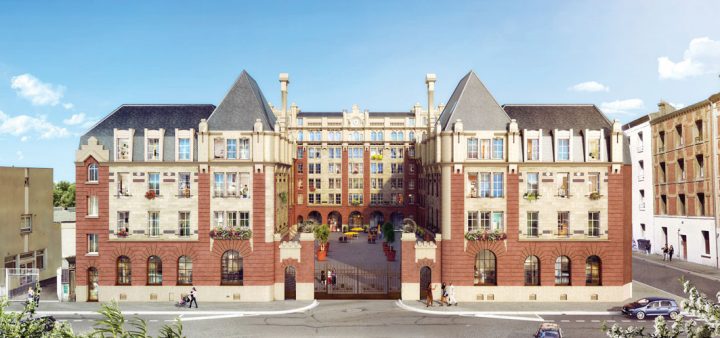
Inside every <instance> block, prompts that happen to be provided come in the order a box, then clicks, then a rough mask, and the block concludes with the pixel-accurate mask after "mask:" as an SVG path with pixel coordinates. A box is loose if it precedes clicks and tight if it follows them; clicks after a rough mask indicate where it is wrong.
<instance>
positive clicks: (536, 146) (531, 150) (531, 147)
mask: <svg viewBox="0 0 720 338" xmlns="http://www.w3.org/2000/svg"><path fill="white" fill-rule="evenodd" d="M526 148H527V159H528V161H539V160H540V139H537V138H529V139H527V147H526Z"/></svg>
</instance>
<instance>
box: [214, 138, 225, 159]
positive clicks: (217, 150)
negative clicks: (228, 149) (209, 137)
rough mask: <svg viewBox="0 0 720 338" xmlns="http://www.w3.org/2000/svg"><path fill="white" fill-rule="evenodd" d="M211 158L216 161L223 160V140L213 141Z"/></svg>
mask: <svg viewBox="0 0 720 338" xmlns="http://www.w3.org/2000/svg"><path fill="white" fill-rule="evenodd" d="M213 157H214V158H216V159H224V158H225V140H224V139H223V138H220V137H218V138H216V139H215V140H214V141H213Z"/></svg>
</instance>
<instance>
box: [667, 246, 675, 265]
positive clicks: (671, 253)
mask: <svg viewBox="0 0 720 338" xmlns="http://www.w3.org/2000/svg"><path fill="white" fill-rule="evenodd" d="M673 253H675V248H673V246H672V245H671V246H670V248H669V249H668V259H669V260H670V261H671V262H672V256H673Z"/></svg>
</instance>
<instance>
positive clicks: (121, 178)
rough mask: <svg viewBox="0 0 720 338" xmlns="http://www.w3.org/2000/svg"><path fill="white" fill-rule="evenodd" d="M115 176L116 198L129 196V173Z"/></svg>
mask: <svg viewBox="0 0 720 338" xmlns="http://www.w3.org/2000/svg"><path fill="white" fill-rule="evenodd" d="M117 176H118V182H117V194H118V196H130V173H117Z"/></svg>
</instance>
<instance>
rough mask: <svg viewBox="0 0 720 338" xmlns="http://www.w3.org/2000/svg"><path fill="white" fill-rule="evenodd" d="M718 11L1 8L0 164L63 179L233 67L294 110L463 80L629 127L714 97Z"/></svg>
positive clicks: (511, 98)
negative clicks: (135, 112)
mask: <svg viewBox="0 0 720 338" xmlns="http://www.w3.org/2000/svg"><path fill="white" fill-rule="evenodd" d="M719 12H720V2H718V1H501V2H500V1H499V2H490V1H468V2H460V1H458V2H453V3H452V4H447V3H446V2H440V1H394V2H386V1H378V2H370V1H367V2H360V1H356V2H338V1H327V2H321V1H316V2H301V1H278V2H271V1H268V2H262V1H253V2H245V3H241V2H231V3H220V2H216V3H205V2H204V3H202V4H200V3H199V2H179V1H173V2H169V1H168V2H163V1H144V2H140V1H137V2H132V1H122V2H120V1H117V2H106V1H93V2H85V1H72V2H59V1H58V2H46V3H37V2H30V1H15V2H3V3H0V112H1V113H0V144H2V145H3V146H2V147H0V165H2V166H9V165H15V166H34V167H52V168H54V169H55V180H61V179H65V180H74V166H73V160H74V152H75V149H77V142H78V137H79V135H80V134H82V133H83V131H84V130H85V128H87V126H89V125H91V124H92V123H93V122H95V121H97V120H99V119H100V118H102V117H103V116H105V115H107V114H108V113H110V112H111V111H112V110H113V109H114V108H116V107H117V106H118V105H120V104H123V103H212V104H217V103H218V102H219V101H220V99H221V98H222V96H223V95H224V94H225V92H226V91H227V89H228V87H229V86H230V85H231V84H232V82H233V81H234V79H235V78H236V77H237V75H238V74H239V73H240V72H241V71H242V69H247V70H248V71H249V72H250V74H251V75H252V76H253V77H254V78H255V79H256V80H257V81H258V83H259V84H260V86H261V88H262V90H263V91H264V93H265V95H266V97H267V98H268V100H269V101H271V102H273V103H275V104H278V105H279V102H280V98H279V97H280V94H279V84H278V81H277V76H278V73H280V72H288V73H290V78H291V84H290V101H291V102H297V104H298V105H299V106H300V107H301V109H303V110H306V111H310V110H313V111H328V110H335V111H337V110H341V109H349V108H350V107H351V105H352V104H355V103H357V104H359V105H360V107H361V108H363V109H370V110H371V111H373V110H374V111H380V110H385V111H387V110H407V109H409V108H410V107H411V106H412V105H413V104H414V103H415V102H421V103H425V102H426V97H425V85H424V75H425V74H426V73H429V72H434V73H436V74H437V75H438V83H437V94H436V102H445V101H446V100H447V99H448V97H449V96H450V93H451V92H452V90H453V89H454V87H455V85H456V84H457V81H458V80H459V79H460V78H461V77H462V76H463V75H464V74H465V73H467V71H468V70H470V69H473V70H475V72H476V73H477V74H478V75H479V76H480V78H481V79H482V80H483V81H484V82H485V84H486V86H487V87H488V88H489V89H490V91H491V92H492V93H493V94H494V95H495V97H496V98H497V100H498V101H499V102H500V103H594V104H597V105H598V106H600V107H601V108H602V109H603V110H604V111H605V112H606V113H607V114H608V115H609V116H610V117H611V118H618V119H620V120H621V121H622V122H628V121H630V120H632V119H634V118H635V117H638V116H640V115H642V114H645V113H648V112H651V111H654V109H655V108H656V105H657V102H658V101H659V100H660V99H663V100H666V101H669V102H671V103H674V104H677V105H688V104H692V103H693V102H696V101H699V100H702V99H705V98H707V97H708V96H709V95H710V94H712V93H716V92H720V78H718V74H720V25H718V23H717V13H719Z"/></svg>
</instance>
